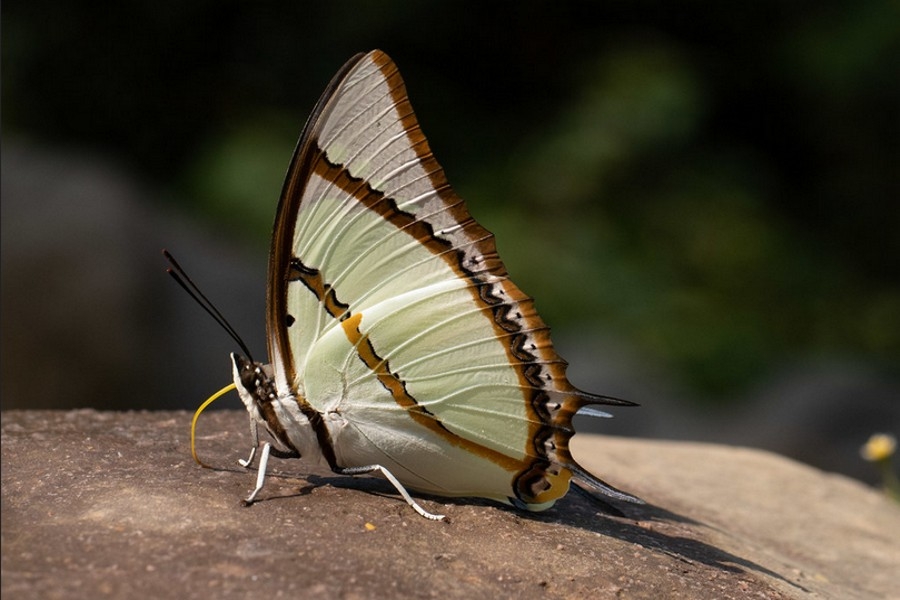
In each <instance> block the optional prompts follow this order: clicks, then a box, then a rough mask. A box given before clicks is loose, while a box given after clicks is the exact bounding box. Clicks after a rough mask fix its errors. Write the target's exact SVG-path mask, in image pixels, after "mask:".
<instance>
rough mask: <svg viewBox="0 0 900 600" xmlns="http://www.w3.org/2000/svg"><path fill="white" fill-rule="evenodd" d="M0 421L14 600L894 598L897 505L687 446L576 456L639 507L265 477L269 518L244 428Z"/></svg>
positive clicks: (372, 481) (57, 417)
mask: <svg viewBox="0 0 900 600" xmlns="http://www.w3.org/2000/svg"><path fill="white" fill-rule="evenodd" d="M189 424H190V413H187V412H182V411H170V412H97V411H93V410H77V411H71V412H62V411H6V412H4V413H3V420H2V463H3V464H2V508H3V510H2V536H3V544H2V594H3V596H4V597H15V598H51V599H52V598H66V599H72V600H77V599H79V598H104V597H109V598H121V597H154V598H209V597H217V598H231V597H241V598H244V597H248V596H250V595H251V594H252V596H253V597H260V598H277V597H304V598H334V597H341V598H374V597H378V598H384V597H398V596H404V597H431V596H439V597H449V598H454V597H466V598H473V597H474V598H481V597H516V598H537V597H540V598H577V597H591V598H611V597H616V598H750V597H752V598H772V599H780V598H810V597H828V598H851V599H852V598H888V597H892V596H893V597H897V593H898V592H897V590H900V575H898V572H900V569H898V568H897V567H898V565H900V542H898V540H900V507H898V506H897V505H896V504H895V503H893V502H891V501H890V500H888V499H887V498H886V497H885V496H883V495H882V494H881V493H879V492H878V491H876V490H873V489H870V488H867V487H865V486H864V485H862V484H860V483H858V482H855V481H853V480H850V479H848V478H845V477H843V476H835V475H829V474H826V473H823V472H820V471H817V470H815V469H812V468H810V467H806V466H802V465H800V464H798V463H795V462H792V461H790V460H787V459H784V458H781V457H778V456H775V455H772V454H768V453H765V452H760V451H756V450H747V449H742V448H733V447H727V446H719V445H702V444H694V443H686V442H661V441H649V440H637V439H622V438H607V437H598V436H593V435H580V436H576V437H575V442H576V443H575V453H576V456H577V457H578V458H579V460H581V462H582V464H584V465H585V466H586V467H588V468H590V469H591V470H592V471H594V472H596V473H598V474H600V475H601V476H602V477H604V478H605V479H607V480H608V481H610V483H613V484H614V485H617V486H620V487H622V488H624V489H626V490H628V491H631V492H633V493H636V494H638V495H641V496H642V497H643V498H645V499H646V500H647V502H648V504H646V505H643V506H641V505H627V504H618V505H616V508H617V509H619V510H620V511H621V513H622V514H621V515H619V516H617V515H615V514H611V512H609V511H606V510H604V507H603V506H602V505H601V504H599V503H597V502H594V501H593V500H592V499H590V498H588V497H586V496H584V495H582V494H579V493H575V492H571V493H570V494H569V495H568V496H567V497H566V498H565V499H563V500H562V501H560V502H559V503H557V505H556V506H555V507H554V508H552V509H551V510H549V511H547V512H545V513H541V514H523V513H520V512H518V511H515V510H513V509H510V508H507V507H502V506H498V505H495V504H493V503H490V502H486V501H479V500H447V499H441V498H431V497H425V498H423V499H422V502H423V504H424V505H425V507H426V508H428V509H431V510H436V511H440V512H442V513H445V514H447V515H448V516H449V518H450V522H449V523H445V522H430V521H426V520H425V519H422V518H420V517H419V516H418V515H416V514H415V513H414V512H413V511H412V509H410V508H409V507H408V506H407V505H406V504H405V503H404V502H403V501H402V500H401V499H399V498H398V497H397V494H396V493H395V492H394V491H393V490H392V488H391V487H390V486H389V485H388V484H387V483H386V482H385V481H383V480H381V479H377V478H370V477H360V478H349V477H338V476H335V475H333V474H331V473H330V472H327V471H324V472H323V471H322V470H319V469H311V468H310V467H309V465H307V464H306V463H304V462H303V461H279V460H273V461H272V464H271V465H270V471H271V473H272V476H270V478H269V480H268V482H267V484H266V488H265V489H264V490H263V492H262V494H261V498H262V501H261V502H259V503H257V504H255V505H254V506H252V507H249V508H246V507H243V506H241V502H240V500H241V498H242V497H243V496H244V495H245V494H246V493H247V492H248V491H249V489H250V488H252V486H253V480H254V474H253V473H248V472H246V471H245V470H244V469H242V468H240V467H238V466H237V465H236V462H235V461H236V459H237V458H238V457H240V456H243V455H244V454H245V453H246V451H247V450H249V449H248V448H247V445H248V443H249V436H248V433H247V431H246V429H247V421H246V415H245V414H244V413H242V412H238V411H217V412H210V413H209V414H205V415H204V417H203V419H202V420H201V423H200V431H199V436H200V439H199V451H200V453H201V456H202V457H203V458H204V459H205V460H206V461H207V462H209V463H212V464H213V465H215V466H216V467H217V468H216V469H212V470H205V469H201V468H200V467H198V466H196V465H195V464H194V463H193V462H192V460H191V457H190V452H189V440H188V429H189Z"/></svg>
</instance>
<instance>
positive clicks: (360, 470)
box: [334, 465, 444, 521]
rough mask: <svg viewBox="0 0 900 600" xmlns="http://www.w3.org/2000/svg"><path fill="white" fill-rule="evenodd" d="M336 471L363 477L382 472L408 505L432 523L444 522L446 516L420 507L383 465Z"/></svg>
mask: <svg viewBox="0 0 900 600" xmlns="http://www.w3.org/2000/svg"><path fill="white" fill-rule="evenodd" d="M334 471H335V472H336V473H340V474H341V475H363V474H365V473H373V472H375V471H381V474H382V475H384V476H385V477H386V478H387V480H388V481H390V482H391V483H392V484H393V486H394V487H395V488H396V489H397V491H398V492H400V495H401V496H403V499H404V500H406V503H407V504H409V505H410V506H412V507H413V509H414V510H415V511H416V512H417V513H419V514H420V515H422V516H423V517H425V518H426V519H431V520H432V521H443V520H444V515H436V514H434V513H430V512H428V511H427V510H425V509H424V508H422V507H421V506H419V503H418V502H416V501H415V500H413V497H412V496H410V495H409V492H407V491H406V488H405V487H403V484H402V483H400V480H399V479H397V478H396V477H394V474H393V473H391V472H390V471H388V470H387V469H385V468H384V467H382V466H381V465H368V466H365V467H337V468H335V469H334Z"/></svg>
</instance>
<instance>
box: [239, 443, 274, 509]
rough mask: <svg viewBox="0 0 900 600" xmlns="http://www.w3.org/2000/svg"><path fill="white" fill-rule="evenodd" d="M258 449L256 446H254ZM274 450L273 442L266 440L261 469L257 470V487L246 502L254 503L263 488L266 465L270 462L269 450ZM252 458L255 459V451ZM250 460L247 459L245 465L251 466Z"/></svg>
mask: <svg viewBox="0 0 900 600" xmlns="http://www.w3.org/2000/svg"><path fill="white" fill-rule="evenodd" d="M254 450H256V448H254ZM271 451H272V444H270V443H269V442H266V443H265V444H263V449H262V453H261V454H260V455H259V470H258V471H257V472H256V489H254V490H253V491H252V492H251V493H250V495H249V496H247V499H246V500H244V504H245V505H247V506H250V505H251V504H253V501H254V500H255V499H256V495H257V494H258V493H259V491H260V490H261V489H262V488H263V484H264V483H265V482H266V467H267V466H268V464H269V452H271ZM250 460H253V453H251V454H250ZM249 465H250V462H249V461H247V464H246V465H244V466H249Z"/></svg>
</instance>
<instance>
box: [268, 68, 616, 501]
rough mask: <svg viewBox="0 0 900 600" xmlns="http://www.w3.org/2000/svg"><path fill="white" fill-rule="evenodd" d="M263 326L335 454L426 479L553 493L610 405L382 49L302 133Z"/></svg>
mask: <svg viewBox="0 0 900 600" xmlns="http://www.w3.org/2000/svg"><path fill="white" fill-rule="evenodd" d="M267 323H268V334H269V350H270V357H271V358H272V363H273V367H274V371H275V379H276V383H277V386H278V388H279V395H281V396H284V397H289V398H292V399H295V400H296V401H297V402H299V403H300V404H301V405H303V406H304V407H305V409H306V411H307V412H308V410H309V408H310V407H311V408H312V409H314V410H315V411H316V412H318V413H320V414H321V415H322V423H323V425H322V426H320V429H319V430H318V432H317V434H318V438H319V442H320V444H325V445H327V446H329V448H328V449H327V452H326V454H329V455H330V456H332V460H333V461H334V463H335V464H336V465H337V466H341V467H352V466H362V465H371V464H375V463H377V464H381V465H383V466H385V467H386V468H388V469H389V470H391V471H392V472H393V473H394V474H395V475H396V476H397V477H398V478H399V479H400V480H401V481H402V482H403V483H404V484H406V485H407V486H409V487H412V488H415V489H419V490H424V491H429V492H433V493H438V494H442V495H450V496H455V495H466V496H469V495H471V496H482V497H488V498H495V499H498V500H503V501H510V502H513V503H515V504H518V505H524V506H528V507H530V508H535V509H539V508H543V507H546V506H548V505H550V504H552V502H553V501H554V500H556V499H557V498H559V497H560V496H562V495H564V494H565V492H566V491H567V489H568V481H569V478H570V477H571V475H572V473H573V472H575V473H579V474H580V472H581V471H580V468H579V467H578V465H577V464H576V463H575V461H574V460H573V459H572V457H571V455H570V454H569V451H568V441H569V438H570V437H571V436H572V434H573V433H574V432H573V430H572V425H571V420H572V416H573V415H574V414H575V412H577V410H578V409H579V408H581V407H582V406H585V405H587V404H593V403H616V401H613V400H611V399H607V398H604V397H600V396H594V395H591V394H587V393H585V392H582V391H580V390H578V389H576V388H575V387H574V386H572V385H571V384H570V383H569V381H568V380H567V379H566V375H565V362H564V361H563V360H562V359H561V358H560V357H559V356H558V355H557V354H556V352H555V350H554V349H553V345H552V343H551V341H550V337H549V333H548V329H547V327H546V325H545V324H544V323H543V321H542V320H541V319H540V317H539V316H538V315H537V313H536V312H535V310H534V307H533V303H532V301H531V299H530V298H529V297H528V296H526V295H525V294H523V293H522V292H521V291H520V290H519V289H518V288H517V287H516V286H515V285H514V284H513V283H512V282H511V281H510V280H509V279H508V277H507V272H506V269H505V267H504V266H503V263H502V262H501V261H500V258H499V256H498V255H497V251H496V247H495V244H494V239H493V236H492V235H491V234H490V232H488V231H487V230H486V229H484V228H483V227H481V226H480V225H479V224H478V223H477V222H475V220H474V219H473V218H472V217H471V215H470V214H469V212H468V210H467V209H466V207H465V205H464V203H463V201H462V200H461V199H460V198H459V197H458V196H456V194H455V193H454V192H453V190H452V189H451V188H450V186H449V184H448V183H447V180H446V178H445V176H444V173H443V170H442V169H441V167H440V165H439V164H438V163H437V161H436V160H435V158H434V156H433V155H432V153H431V150H430V149H429V147H428V142H427V141H426V139H425V137H424V135H423V134H422V132H421V130H420V128H419V124H418V122H417V120H416V117H415V114H414V113H413V110H412V107H411V106H410V104H409V100H408V99H407V96H406V90H405V86H404V84H403V81H402V79H401V78H400V75H399V73H398V71H397V68H396V66H395V65H394V63H393V62H392V61H391V60H390V59H389V58H388V57H387V55H385V54H384V53H382V52H380V51H374V52H370V53H368V54H365V55H359V56H357V57H355V58H354V59H352V60H351V61H350V62H348V63H347V64H346V65H345V66H344V68H343V69H342V70H341V71H340V72H339V73H338V74H337V76H336V77H335V78H334V80H333V81H332V83H331V84H330V85H329V88H328V89H327V90H326V92H325V94H324V95H323V96H322V98H321V99H320V101H319V103H318V104H317V106H316V109H315V110H314V112H313V114H312V116H311V117H310V119H309V121H308V122H307V125H306V127H305V129H304V132H303V135H302V136H301V139H300V142H299V144H298V147H297V150H296V151H295V154H294V157H293V159H292V162H291V166H290V168H289V171H288V176H287V179H286V182H285V186H284V190H283V192H282V197H281V201H280V204H279V208H278V214H277V218H276V223H275V233H274V237H273V246H272V253H271V258H270V270H269V297H268V315H267ZM588 477H590V476H588ZM595 483H601V484H602V482H599V480H595Z"/></svg>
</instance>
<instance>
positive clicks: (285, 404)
mask: <svg viewBox="0 0 900 600" xmlns="http://www.w3.org/2000/svg"><path fill="white" fill-rule="evenodd" d="M231 359H232V364H233V367H232V370H233V374H234V384H235V386H236V387H237V391H238V394H239V395H240V397H241V400H242V401H243V403H244V406H245V407H246V408H247V412H248V413H250V418H251V420H254V421H256V422H257V423H261V424H262V425H263V426H264V427H265V428H266V431H268V432H269V434H270V435H271V436H272V437H273V438H274V439H275V441H276V442H277V444H276V446H280V449H279V451H278V452H276V453H275V454H276V456H282V457H297V458H299V457H300V456H303V457H304V458H307V459H312V460H313V461H314V462H329V461H327V460H325V457H323V455H322V452H321V450H320V448H319V445H318V443H317V441H316V434H315V431H314V429H313V427H312V425H311V424H310V420H316V419H319V418H320V415H318V413H315V411H313V410H312V409H311V408H310V407H309V406H308V405H305V403H301V402H298V400H297V398H295V397H293V396H284V395H283V394H280V393H279V392H278V388H277V386H276V383H275V377H274V374H273V369H272V365H270V364H263V363H259V362H254V361H252V360H250V359H247V358H245V357H243V356H241V355H239V354H232V355H231ZM304 408H305V409H306V410H305V411H304V410H303V409H304ZM310 411H312V413H311V414H306V413H310Z"/></svg>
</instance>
